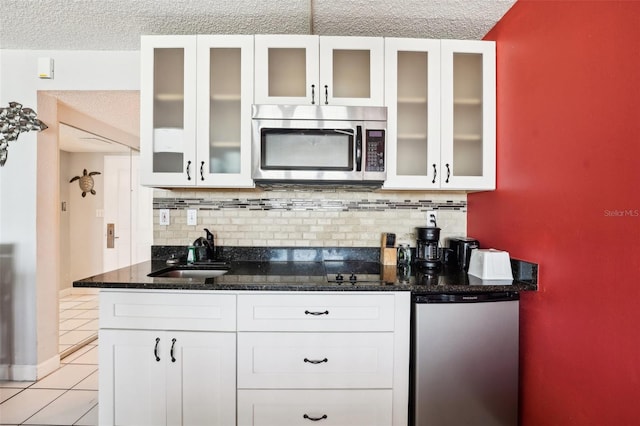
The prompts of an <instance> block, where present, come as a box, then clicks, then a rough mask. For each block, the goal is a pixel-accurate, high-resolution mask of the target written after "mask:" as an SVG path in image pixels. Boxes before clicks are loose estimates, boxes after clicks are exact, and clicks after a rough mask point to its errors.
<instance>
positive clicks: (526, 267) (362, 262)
mask: <svg viewBox="0 0 640 426" xmlns="http://www.w3.org/2000/svg"><path fill="white" fill-rule="evenodd" d="M278 253H280V254H281V250H278ZM306 253H307V254H305V255H303V256H302V257H300V256H298V255H295V256H285V257H284V258H289V259H293V260H277V259H278V257H280V258H282V256H270V259H271V260H265V257H264V256H260V257H258V258H256V257H255V256H246V257H244V256H243V258H244V259H246V258H247V257H248V258H250V260H230V261H229V270H228V272H227V273H226V274H224V275H221V276H218V277H215V278H205V277H199V278H165V277H149V276H148V275H149V274H150V273H152V272H157V271H160V270H162V269H165V268H167V267H168V265H167V264H166V259H167V257H168V256H165V257H164V258H163V259H162V260H151V261H147V262H142V263H139V264H136V265H132V266H130V267H126V268H122V269H118V270H115V271H111V272H106V273H103V274H99V275H95V276H93V277H89V278H86V279H82V280H78V281H75V282H74V283H73V285H74V287H94V288H120V289H126V288H128V289H166V290H169V289H172V290H231V291H243V290H244V291H246V290H252V291H265V290H267V291H411V292H412V293H414V294H437V293H487V292H496V291H497V292H504V291H517V292H520V291H535V290H537V265H536V264H534V263H529V262H524V261H520V260H514V259H512V262H511V263H512V269H513V272H514V277H515V278H516V279H514V280H513V281H506V282H505V281H483V280H481V279H479V278H477V277H474V276H471V275H468V274H466V273H464V272H460V271H458V270H456V269H455V268H445V267H442V268H441V269H440V270H439V271H429V270H424V269H421V268H417V267H415V266H414V265H411V266H409V267H406V266H400V267H396V266H382V265H380V264H379V263H378V262H377V261H374V260H373V259H372V256H370V255H367V254H366V253H365V255H363V253H362V252H359V253H358V255H356V256H342V255H337V254H336V253H338V252H332V251H330V252H326V251H324V250H321V252H320V256H313V255H309V253H310V252H308V250H307V252H306ZM252 257H253V258H252ZM274 257H275V258H276V260H272V259H274ZM231 258H232V259H233V256H232V257H231ZM227 259H229V257H227ZM300 259H302V260H300ZM338 274H341V275H342V280H340V277H337V275H338ZM352 274H353V275H355V277H354V279H355V282H351V281H350V279H351V277H352ZM336 278H338V279H336Z"/></svg>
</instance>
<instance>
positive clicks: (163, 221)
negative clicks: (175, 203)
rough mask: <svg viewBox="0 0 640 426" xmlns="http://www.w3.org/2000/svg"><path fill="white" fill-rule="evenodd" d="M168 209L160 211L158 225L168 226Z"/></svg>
mask: <svg viewBox="0 0 640 426" xmlns="http://www.w3.org/2000/svg"><path fill="white" fill-rule="evenodd" d="M169 223H170V219H169V209H160V225H165V226H166V225H169Z"/></svg>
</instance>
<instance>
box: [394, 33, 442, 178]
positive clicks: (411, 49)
mask: <svg viewBox="0 0 640 426" xmlns="http://www.w3.org/2000/svg"><path fill="white" fill-rule="evenodd" d="M385 96H386V104H387V112H388V118H387V120H388V121H387V128H388V132H387V135H388V136H387V141H388V145H387V165H388V170H387V180H386V181H385V184H384V187H385V189H437V188H439V187H440V175H439V173H440V40H420V39H400V38H387V39H386V40H385Z"/></svg>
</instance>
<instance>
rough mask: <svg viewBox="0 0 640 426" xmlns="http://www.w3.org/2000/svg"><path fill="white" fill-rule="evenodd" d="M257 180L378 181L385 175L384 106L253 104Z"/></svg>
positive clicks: (259, 181)
mask: <svg viewBox="0 0 640 426" xmlns="http://www.w3.org/2000/svg"><path fill="white" fill-rule="evenodd" d="M252 128H253V133H252V138H253V141H252V148H253V149H252V176H253V179H254V181H256V183H258V184H260V183H310V184H331V183H347V184H358V183H362V184H370V185H371V184H373V185H375V184H379V185H381V184H382V183H383V182H384V180H385V178H386V176H387V171H386V139H385V136H386V131H387V108H386V107H353V106H335V105H322V106H316V105H253V106H252Z"/></svg>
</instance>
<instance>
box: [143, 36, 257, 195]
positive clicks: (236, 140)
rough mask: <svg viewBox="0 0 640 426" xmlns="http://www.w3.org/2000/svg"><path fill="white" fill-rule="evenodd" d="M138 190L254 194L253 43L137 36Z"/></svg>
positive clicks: (242, 38) (226, 38)
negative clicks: (139, 72)
mask: <svg viewBox="0 0 640 426" xmlns="http://www.w3.org/2000/svg"><path fill="white" fill-rule="evenodd" d="M141 59H142V65H141V67H142V83H141V90H140V110H141V116H140V123H141V124H140V125H141V129H140V138H141V140H140V148H141V157H142V168H141V183H142V184H143V185H147V186H156V187H165V186H166V187H196V186H198V187H205V188H214V187H252V186H253V181H252V180H251V170H250V167H251V159H250V157H251V152H250V149H251V104H252V103H253V36H227V35H216V36H143V37H142V42H141Z"/></svg>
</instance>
